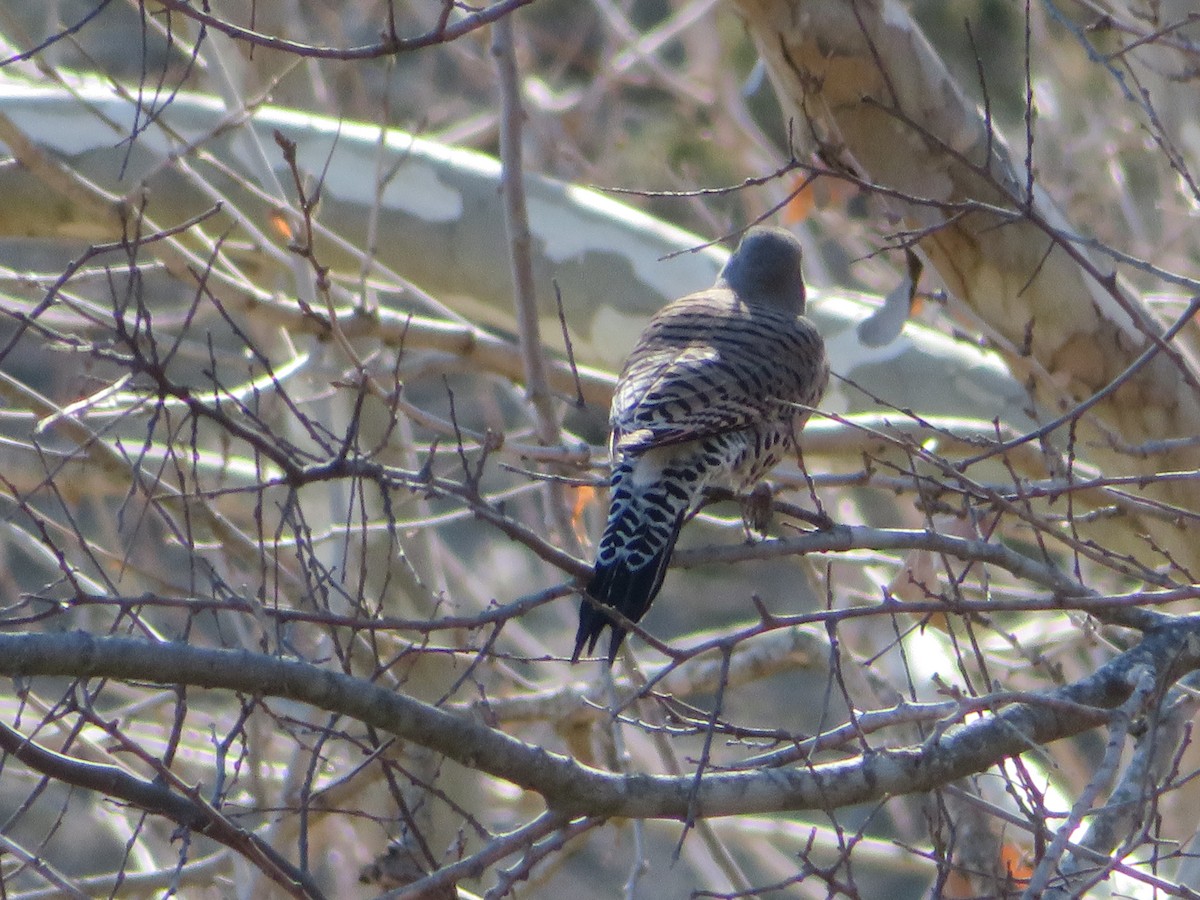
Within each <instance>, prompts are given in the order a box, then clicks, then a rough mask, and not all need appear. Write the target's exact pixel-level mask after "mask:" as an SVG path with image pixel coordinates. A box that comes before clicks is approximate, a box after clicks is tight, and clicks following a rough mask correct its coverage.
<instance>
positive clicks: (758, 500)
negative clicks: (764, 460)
mask: <svg viewBox="0 0 1200 900" xmlns="http://www.w3.org/2000/svg"><path fill="white" fill-rule="evenodd" d="M774 501H775V498H774V493H773V492H772V490H771V485H770V484H769V483H768V482H766V481H760V482H759V483H758V484H756V485H755V486H754V490H752V491H751V492H750V493H749V494H746V495H745V496H744V497H742V524H743V525H744V526H745V527H746V540H753V535H754V534H755V533H757V534H766V533H767V529H768V528H769V527H770V526H771V512H772V510H773V508H774V505H775V502H774Z"/></svg>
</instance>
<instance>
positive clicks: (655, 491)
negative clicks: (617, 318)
mask: <svg viewBox="0 0 1200 900" xmlns="http://www.w3.org/2000/svg"><path fill="white" fill-rule="evenodd" d="M800 261H801V253H800V243H799V241H797V240H796V238H795V237H794V236H793V235H792V234H790V233H789V232H787V231H784V230H783V229H780V228H765V227H758V228H752V229H750V230H749V231H748V232H746V235H745V237H744V238H743V239H742V242H741V244H740V245H739V246H738V248H737V250H736V251H735V252H734V253H733V255H732V256H730V257H729V261H728V262H727V263H726V264H725V267H724V268H723V269H722V270H721V274H720V275H719V276H718V277H717V282H716V284H715V285H713V286H712V287H711V288H709V289H708V290H705V291H700V292H699V293H695V294H689V295H688V296H686V297H681V298H680V299H678V300H674V301H672V302H671V303H669V304H667V305H666V306H665V307H663V308H662V309H661V310H660V311H659V312H658V314H657V315H655V316H654V318H653V319H651V320H650V323H649V324H648V325H647V326H646V330H645V331H643V332H642V335H641V337H640V338H639V339H638V342H637V346H635V347H634V348H633V352H632V353H630V355H629V359H627V360H626V362H625V368H624V370H623V371H622V372H621V377H620V380H619V381H618V382H617V389H616V393H615V394H614V396H613V401H612V410H611V413H610V416H609V423H610V425H611V428H612V437H611V439H610V448H611V451H612V465H613V468H612V481H611V487H612V491H611V501H610V504H611V505H610V507H609V512H608V522H607V524H606V525H605V528H604V535H603V537H601V539H600V547H599V550H598V551H597V554H596V565H595V569H594V570H593V573H592V577H591V580H590V581H589V582H588V584H587V587H586V589H585V590H586V593H587V596H586V597H584V598H583V602H582V605H581V606H580V609H579V631H578V633H577V635H576V637H575V652H574V654H573V655H572V657H571V659H572V661H573V662H574V661H576V660H578V659H579V655H580V654H581V653H582V652H583V651H584V649H585V648H586V649H587V652H588V653H589V654H590V653H591V652H592V651H593V650H594V649H595V646H596V642H597V640H599V638H600V634H601V632H602V631H603V630H604V628H605V627H606V626H607V627H609V628H611V629H612V635H611V637H610V639H609V644H608V662H609V665H611V664H612V662H613V660H614V659H615V658H616V655H617V650H618V649H619V648H620V646H621V641H622V640H623V639H624V638H625V633H626V629H625V628H623V627H622V626H621V625H619V624H618V623H617V622H616V621H615V620H613V619H612V618H611V617H610V616H609V614H608V611H607V609H606V607H611V608H612V609H615V610H617V611H618V612H620V613H621V614H622V615H624V616H625V617H626V618H627V619H629V620H630V621H632V622H637V621H639V620H640V619H641V618H642V616H643V615H645V613H646V610H647V609H649V608H650V603H651V601H653V600H654V597H655V595H656V594H657V593H658V591H659V588H661V587H662V582H663V576H664V575H665V574H666V571H667V562H668V560H669V559H670V557H671V550H672V548H673V547H674V546H675V540H676V538H677V537H678V536H679V529H680V527H681V526H682V525H683V520H684V517H685V516H686V515H687V512H688V510H689V509H690V508H691V507H692V506H693V504H695V503H697V502H698V501H699V499H700V497H701V495H702V493H703V491H704V489H705V488H706V487H715V488H726V489H730V490H733V491H737V492H745V491H747V490H749V489H750V488H752V487H753V486H754V485H755V484H756V483H757V482H758V481H759V480H760V479H762V478H763V477H764V476H765V475H766V474H767V473H768V472H769V471H770V470H771V469H772V468H774V467H775V466H776V465H777V464H778V463H779V462H780V461H781V460H782V459H783V458H784V457H785V456H787V455H788V454H790V453H792V452H794V450H795V448H796V443H797V438H798V436H799V434H800V430H801V429H802V428H803V427H804V423H805V421H806V420H807V419H808V416H809V414H810V412H811V411H812V407H814V406H815V405H816V404H817V403H818V402H819V401H820V399H821V395H822V394H823V393H824V391H825V386H826V384H827V383H828V381H829V361H828V360H827V359H826V356H825V344H824V342H823V341H822V340H821V336H820V335H819V334H818V333H817V330H816V328H815V327H813V324H812V323H811V322H810V321H808V319H806V318H804V279H803V276H802V273H801V268H800Z"/></svg>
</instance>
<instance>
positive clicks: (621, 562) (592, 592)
mask: <svg viewBox="0 0 1200 900" xmlns="http://www.w3.org/2000/svg"><path fill="white" fill-rule="evenodd" d="M682 525H683V513H682V512H681V513H680V514H679V515H678V517H677V518H676V519H675V524H674V527H673V528H672V530H671V534H670V536H669V537H668V538H667V540H666V542H665V543H664V544H663V546H662V547H661V549H659V551H658V552H657V553H655V555H654V556H652V557H651V558H650V559H648V560H647V561H646V562H645V564H643V565H641V566H639V567H638V568H636V569H631V568H629V566H628V565H627V560H628V555H627V554H623V553H618V554H617V556H616V558H615V559H613V560H612V561H611V562H609V563H607V564H602V563H601V562H600V561H599V560H597V561H596V567H595V569H594V570H593V571H592V578H591V580H590V581H589V582H588V584H587V587H586V588H585V589H584V591H585V593H586V596H584V597H582V598H581V600H580V605H579V631H578V632H576V634H575V652H574V653H572V654H571V662H578V661H579V656H580V654H581V653H583V650H584V648H585V647H586V648H587V652H588V655H589V656H590V655H591V654H592V652H593V651H594V650H595V649H596V642H597V641H599V640H600V634H601V633H602V632H603V631H604V628H605V626H608V627H609V628H611V629H612V633H611V635H610V636H609V640H608V664H609V665H610V666H611V665H612V664H613V661H614V660H615V659H616V658H617V651H618V650H619V649H621V642H622V641H623V640H625V635H626V634H627V633H628V631H627V629H625V628H623V627H621V626H620V625H619V624H617V622H616V620H615V619H614V618H612V617H611V616H610V615H609V612H608V610H609V608H611V609H615V610H616V611H617V612H619V613H620V614H621V615H623V616H624V617H625V618H626V619H628V620H629V621H631V622H638V621H640V620H641V618H642V616H644V615H645V614H646V610H648V609H649V608H650V604H651V603H652V602H653V601H654V598H655V597H656V596H658V592H659V589H660V588H661V587H662V583H663V578H665V577H666V574H667V563H668V562H669V561H670V559H671V551H672V550H673V549H674V548H675V540H676V538H678V537H679V529H680V527H681V526H682Z"/></svg>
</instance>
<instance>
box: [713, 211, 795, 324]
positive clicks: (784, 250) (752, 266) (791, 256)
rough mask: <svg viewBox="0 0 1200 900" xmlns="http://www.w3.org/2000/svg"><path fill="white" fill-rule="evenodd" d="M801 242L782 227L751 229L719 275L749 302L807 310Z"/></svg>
mask: <svg viewBox="0 0 1200 900" xmlns="http://www.w3.org/2000/svg"><path fill="white" fill-rule="evenodd" d="M800 257H801V254H800V242H799V241H798V240H796V237H795V235H793V234H792V233H791V232H789V231H784V230H783V229H782V228H770V227H763V226H758V227H755V228H751V229H750V230H749V231H747V232H746V234H745V236H744V237H743V238H742V242H741V243H740V244H738V248H737V250H735V251H734V252H733V255H732V256H730V257H729V261H728V262H726V263H725V268H723V269H722V270H721V274H720V276H719V277H718V278H717V284H718V286H721V287H728V288H732V289H733V291H734V292H735V293H736V294H737V295H738V296H739V297H740V298H741V299H742V301H743V302H745V303H751V304H760V303H761V304H765V305H769V306H782V307H784V308H785V309H795V310H796V312H801V313H802V312H804V276H803V274H802V273H801V270H800Z"/></svg>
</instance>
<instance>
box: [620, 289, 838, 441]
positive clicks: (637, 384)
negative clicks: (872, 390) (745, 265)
mask: <svg viewBox="0 0 1200 900" xmlns="http://www.w3.org/2000/svg"><path fill="white" fill-rule="evenodd" d="M826 368H827V366H826V362H825V349H824V345H823V343H822V341H821V338H820V336H819V335H818V334H817V332H816V329H815V328H813V326H812V324H811V323H809V322H808V320H807V319H804V318H802V317H799V316H796V315H793V314H791V313H788V312H786V311H783V310H777V309H770V308H767V309H762V308H757V307H751V306H748V305H746V304H742V303H739V302H738V301H737V300H736V299H735V298H734V297H733V296H732V294H731V293H730V292H729V291H724V290H719V289H714V290H710V291H705V292H702V293H700V294H693V295H690V296H688V297H684V298H682V299H681V300H676V301H675V302H673V303H671V304H668V305H667V306H666V307H664V308H663V310H662V311H661V312H660V313H659V314H658V315H657V316H655V317H654V319H653V320H652V321H651V323H650V325H649V326H647V328H646V331H645V332H643V334H642V337H641V339H640V340H639V342H638V345H637V346H636V347H635V348H634V350H633V352H632V353H631V354H630V356H629V359H628V361H627V362H626V364H625V370H624V372H622V374H621V378H620V381H619V382H618V384H617V391H616V394H615V396H614V398H613V407H612V426H613V446H614V449H616V450H618V451H624V452H636V451H639V450H645V449H648V448H650V447H660V446H666V445H670V444H678V443H682V442H684V441H692V440H698V439H700V438H705V437H709V436H711V435H714V434H721V433H725V432H729V431H736V430H739V429H742V428H747V427H749V426H752V425H754V424H756V423H758V422H761V421H763V420H765V419H771V420H774V419H778V418H779V417H780V415H781V414H782V410H781V408H782V407H783V406H786V405H788V404H801V405H811V404H813V403H815V402H816V401H817V399H819V397H820V392H821V390H822V389H823V388H824V381H825V377H826V375H825V372H826ZM796 411H797V413H799V412H800V410H799V409H797V410H796Z"/></svg>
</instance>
